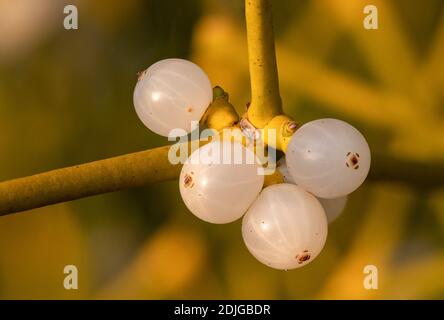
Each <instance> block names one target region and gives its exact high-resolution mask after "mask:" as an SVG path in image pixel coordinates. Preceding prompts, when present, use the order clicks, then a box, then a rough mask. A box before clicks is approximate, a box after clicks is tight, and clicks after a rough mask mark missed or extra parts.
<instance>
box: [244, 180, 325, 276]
mask: <svg viewBox="0 0 444 320" xmlns="http://www.w3.org/2000/svg"><path fill="white" fill-rule="evenodd" d="M327 233H328V224H327V218H326V216H325V212H324V209H323V208H322V206H321V204H320V203H319V201H318V200H317V199H316V198H315V197H314V196H313V195H311V194H309V193H308V192H306V191H304V190H303V189H301V188H299V187H298V186H296V185H293V184H288V183H282V184H275V185H271V186H269V187H267V188H265V189H264V190H263V191H262V192H261V194H260V195H259V197H258V198H257V199H256V200H255V201H254V203H253V204H252V205H251V207H250V208H249V209H248V211H247V213H246V214H245V216H244V218H243V222H242V236H243V239H244V242H245V245H246V246H247V248H248V250H249V251H250V253H251V254H252V255H253V256H254V257H256V259H258V260H259V261H260V262H262V263H263V264H265V265H267V266H270V267H272V268H275V269H282V270H288V269H295V268H299V267H302V266H304V265H306V264H307V263H310V262H311V261H313V259H314V258H316V256H317V255H318V254H319V253H320V252H321V250H322V248H323V247H324V244H325V241H326V239H327Z"/></svg>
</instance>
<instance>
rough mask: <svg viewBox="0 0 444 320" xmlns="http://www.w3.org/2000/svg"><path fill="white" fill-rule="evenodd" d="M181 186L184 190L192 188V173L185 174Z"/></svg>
mask: <svg viewBox="0 0 444 320" xmlns="http://www.w3.org/2000/svg"><path fill="white" fill-rule="evenodd" d="M183 184H184V186H185V188H192V187H193V186H194V178H193V172H190V173H186V174H185V177H184V178H183Z"/></svg>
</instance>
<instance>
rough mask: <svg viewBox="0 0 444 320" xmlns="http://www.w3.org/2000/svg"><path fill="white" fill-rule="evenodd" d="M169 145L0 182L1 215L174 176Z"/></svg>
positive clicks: (178, 168) (147, 183)
mask: <svg viewBox="0 0 444 320" xmlns="http://www.w3.org/2000/svg"><path fill="white" fill-rule="evenodd" d="M169 148H170V147H169V146H165V147H160V148H156V149H152V150H147V151H141V152H136V153H131V154H127V155H123V156H119V157H114V158H109V159H105V160H99V161H94V162H90V163H85V164H81V165H77V166H73V167H68V168H62V169H57V170H53V171H48V172H44V173H40V174H36V175H33V176H29V177H24V178H19V179H14V180H9V181H5V182H1V183H0V216H2V215H6V214H10V213H14V212H18V211H24V210H29V209H34V208H39V207H43V206H47V205H50V204H55V203H59V202H64V201H69V200H75V199H80V198H84V197H88V196H92V195H97V194H102V193H107V192H112V191H117V190H121V189H126V188H130V187H139V186H144V185H149V184H153V183H157V182H161V181H167V180H172V179H175V178H177V176H178V175H179V172H180V169H181V166H179V165H172V164H171V163H170V162H169V161H168V151H169Z"/></svg>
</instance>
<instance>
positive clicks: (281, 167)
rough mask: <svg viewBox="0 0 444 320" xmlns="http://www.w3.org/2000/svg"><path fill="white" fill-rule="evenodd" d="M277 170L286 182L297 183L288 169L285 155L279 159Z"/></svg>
mask: <svg viewBox="0 0 444 320" xmlns="http://www.w3.org/2000/svg"><path fill="white" fill-rule="evenodd" d="M276 170H278V171H279V172H280V174H281V175H282V178H283V179H284V182H285V183H292V184H296V183H295V182H294V179H293V177H292V176H291V174H290V171H288V167H287V163H286V161H285V156H283V157H281V158H280V159H279V161H278V162H277V163H276Z"/></svg>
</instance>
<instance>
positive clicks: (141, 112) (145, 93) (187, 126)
mask: <svg viewBox="0 0 444 320" xmlns="http://www.w3.org/2000/svg"><path fill="white" fill-rule="evenodd" d="M212 98H213V93H212V88H211V83H210V80H209V79H208V77H207V75H206V74H205V72H204V71H203V70H202V69H201V68H200V67H198V66H197V65H195V64H194V63H192V62H190V61H187V60H183V59H165V60H161V61H158V62H156V63H155V64H153V65H151V66H150V67H149V68H148V69H147V70H145V71H143V72H142V73H141V74H140V75H139V80H138V82H137V84H136V88H135V89H134V106H135V108H136V112H137V115H138V116H139V118H140V120H142V122H143V123H144V125H145V126H147V127H148V128H149V129H150V130H151V131H154V132H155V133H157V134H159V135H162V136H165V137H167V136H168V135H169V133H170V131H171V130H173V129H183V130H185V131H186V132H187V133H189V132H191V131H192V130H193V129H194V128H193V127H192V121H195V122H197V121H199V120H200V118H201V117H202V115H203V114H204V112H205V110H206V109H207V107H208V106H209V104H210V103H211V101H212Z"/></svg>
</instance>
